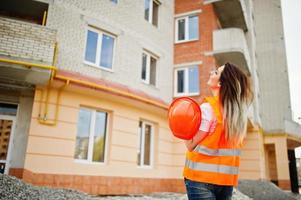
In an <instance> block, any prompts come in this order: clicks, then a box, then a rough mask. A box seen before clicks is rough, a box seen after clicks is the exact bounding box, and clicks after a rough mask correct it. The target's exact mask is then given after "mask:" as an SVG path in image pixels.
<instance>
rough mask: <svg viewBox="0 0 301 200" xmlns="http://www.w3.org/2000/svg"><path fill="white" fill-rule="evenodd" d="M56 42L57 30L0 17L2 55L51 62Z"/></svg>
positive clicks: (0, 51) (0, 47)
mask: <svg viewBox="0 0 301 200" xmlns="http://www.w3.org/2000/svg"><path fill="white" fill-rule="evenodd" d="M55 42H56V31H55V30H52V29H50V28H47V27H45V26H41V25H37V24H31V23H27V22H22V21H18V20H13V19H8V18H4V17H0V56H8V57H14V58H18V59H25V60H30V61H34V62H43V63H46V64H51V63H52V60H53V55H54V46H55Z"/></svg>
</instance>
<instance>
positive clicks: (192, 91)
mask: <svg viewBox="0 0 301 200" xmlns="http://www.w3.org/2000/svg"><path fill="white" fill-rule="evenodd" d="M175 87H176V89H175V96H188V95H198V94H199V68H198V66H190V67H186V68H180V69H176V71H175Z"/></svg>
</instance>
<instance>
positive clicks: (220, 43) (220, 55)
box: [213, 28, 250, 74]
mask: <svg viewBox="0 0 301 200" xmlns="http://www.w3.org/2000/svg"><path fill="white" fill-rule="evenodd" d="M213 56H214V57H215V59H216V61H217V64H219V65H221V64H224V63H226V62H231V63H234V64H236V65H237V66H239V67H241V68H242V69H243V70H245V71H246V72H247V73H248V74H250V55H249V50H248V46H247V42H246V38H245V35H244V32H243V31H242V29H239V28H227V29H219V30H215V31H213Z"/></svg>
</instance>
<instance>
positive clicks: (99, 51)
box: [83, 26, 117, 72]
mask: <svg viewBox="0 0 301 200" xmlns="http://www.w3.org/2000/svg"><path fill="white" fill-rule="evenodd" d="M89 30H90V31H93V32H96V33H97V34H98V40H97V45H96V46H97V48H96V60H95V63H92V62H90V61H87V60H86V58H85V55H86V48H87V39H88V31H89ZM103 34H105V35H108V36H110V37H112V38H114V46H113V57H112V68H111V69H109V68H107V67H103V66H100V65H97V63H100V55H101V54H100V53H101V45H102V37H103ZM85 38H86V40H85V48H84V55H83V58H84V59H83V60H84V63H85V64H87V65H89V66H92V67H96V68H98V69H102V70H105V71H108V72H114V70H113V67H114V61H115V48H116V40H117V37H116V36H115V35H112V34H110V33H108V32H105V31H101V30H99V29H96V28H93V27H91V26H87V28H86V37H85Z"/></svg>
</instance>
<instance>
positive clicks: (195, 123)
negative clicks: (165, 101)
mask: <svg viewBox="0 0 301 200" xmlns="http://www.w3.org/2000/svg"><path fill="white" fill-rule="evenodd" d="M201 117H202V114H201V109H200V106H199V104H198V103H197V102H195V101H194V100H193V99H191V98H189V97H180V98H177V99H175V100H174V101H173V102H172V103H171V104H170V106H169V109H168V121H169V128H170V129H171V131H172V133H173V135H174V136H176V137H177V138H180V139H184V140H189V139H191V138H192V137H193V136H194V135H195V134H196V133H197V132H198V130H199V128H200V125H201V119H202V118H201Z"/></svg>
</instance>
